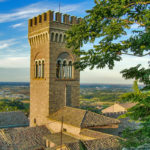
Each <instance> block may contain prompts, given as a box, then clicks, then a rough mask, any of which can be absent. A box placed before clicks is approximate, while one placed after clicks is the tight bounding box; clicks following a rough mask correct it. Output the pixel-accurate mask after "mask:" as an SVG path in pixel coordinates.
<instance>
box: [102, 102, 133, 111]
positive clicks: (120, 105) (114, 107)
mask: <svg viewBox="0 0 150 150" xmlns="http://www.w3.org/2000/svg"><path fill="white" fill-rule="evenodd" d="M135 105H136V103H115V104H113V105H111V106H110V107H107V108H105V109H103V110H102V113H112V112H125V111H127V110H128V109H129V108H131V107H133V106H135Z"/></svg>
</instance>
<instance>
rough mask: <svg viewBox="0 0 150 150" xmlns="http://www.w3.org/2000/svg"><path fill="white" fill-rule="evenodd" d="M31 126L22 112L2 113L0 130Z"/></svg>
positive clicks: (0, 115) (0, 113)
mask: <svg viewBox="0 0 150 150" xmlns="http://www.w3.org/2000/svg"><path fill="white" fill-rule="evenodd" d="M25 126H29V120H28V118H27V117H26V116H25V114H24V113H23V112H21V111H12V112H0V128H12V127H25Z"/></svg>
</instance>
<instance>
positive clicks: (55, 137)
mask: <svg viewBox="0 0 150 150" xmlns="http://www.w3.org/2000/svg"><path fill="white" fill-rule="evenodd" d="M61 136H62V144H66V143H74V142H78V140H77V139H76V138H74V137H71V136H69V135H66V134H64V133H63V134H62V135H61V133H60V132H59V133H54V134H49V135H47V136H45V137H44V139H48V140H49V141H51V142H53V143H55V144H56V145H60V144H61Z"/></svg>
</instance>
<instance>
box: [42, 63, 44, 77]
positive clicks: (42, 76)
mask: <svg viewBox="0 0 150 150" xmlns="http://www.w3.org/2000/svg"><path fill="white" fill-rule="evenodd" d="M42 78H44V61H42Z"/></svg>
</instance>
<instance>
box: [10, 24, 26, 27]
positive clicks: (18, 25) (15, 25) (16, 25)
mask: <svg viewBox="0 0 150 150" xmlns="http://www.w3.org/2000/svg"><path fill="white" fill-rule="evenodd" d="M21 26H24V23H17V24H13V25H11V26H10V27H12V28H18V27H21Z"/></svg>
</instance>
